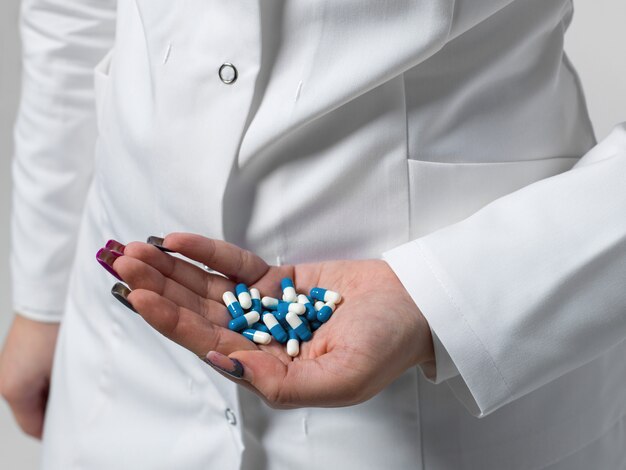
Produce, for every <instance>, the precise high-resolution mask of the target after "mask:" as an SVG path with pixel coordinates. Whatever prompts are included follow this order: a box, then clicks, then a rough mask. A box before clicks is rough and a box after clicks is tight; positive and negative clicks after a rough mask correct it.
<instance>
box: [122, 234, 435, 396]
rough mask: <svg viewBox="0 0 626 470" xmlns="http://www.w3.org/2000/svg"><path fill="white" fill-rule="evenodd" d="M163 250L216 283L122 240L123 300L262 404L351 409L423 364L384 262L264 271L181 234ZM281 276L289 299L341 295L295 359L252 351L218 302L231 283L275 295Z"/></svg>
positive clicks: (418, 332)
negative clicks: (317, 292) (289, 287)
mask: <svg viewBox="0 0 626 470" xmlns="http://www.w3.org/2000/svg"><path fill="white" fill-rule="evenodd" d="M163 246H164V247H166V248H168V249H169V250H172V251H174V252H177V253H180V254H182V255H184V256H185V257H186V258H189V259H192V260H195V261H198V262H200V263H202V264H204V265H206V266H208V267H209V268H211V269H212V270H214V271H217V272H219V273H221V274H223V276H222V275H219V274H215V273H209V272H207V271H206V270H204V269H201V268H199V267H197V266H196V265H195V264H192V263H190V262H188V261H186V260H184V259H182V258H179V257H175V256H170V255H168V254H166V253H164V252H163V251H161V250H159V249H157V248H156V247H155V246H153V245H150V244H146V243H142V242H131V243H129V244H128V245H126V247H125V249H124V256H120V257H118V258H117V259H115V261H114V263H113V268H114V269H115V270H116V271H117V272H118V273H119V275H120V276H121V277H122V279H123V280H124V281H125V282H126V283H127V284H128V285H129V287H130V288H131V289H132V292H131V293H130V294H129V295H128V297H127V300H128V301H129V302H130V303H131V304H132V306H133V307H134V308H135V310H136V311H137V312H138V313H139V314H140V315H141V316H142V317H143V318H144V319H145V320H146V322H147V323H148V324H150V325H151V326H152V327H154V328H155V329H156V330H158V331H159V332H160V333H162V334H163V335H165V336H166V337H168V338H169V339H171V340H173V341H175V342H176V343H178V344H180V345H182V346H184V347H185V348H187V349H189V350H191V351H193V352H194V353H195V354H197V355H198V356H200V357H203V358H204V357H205V356H206V357H207V359H208V360H209V363H210V364H212V365H213V366H214V367H216V368H217V370H219V371H220V372H222V373H223V374H224V375H225V376H227V377H229V378H231V379H233V380H235V381H237V382H238V383H240V384H242V385H244V386H246V387H248V388H251V389H252V390H254V391H255V392H256V393H258V394H259V395H260V396H261V397H262V398H263V399H264V400H265V401H266V402H268V403H269V404H270V405H271V406H274V407H281V408H283V407H299V406H343V405H351V404H356V403H359V402H362V401H364V400H367V399H368V398H371V397H372V396H373V395H375V394H376V393H377V392H379V391H380V390H381V389H382V388H383V387H385V386H386V385H387V384H389V383H390V382H391V381H393V380H394V379H395V378H397V377H398V376H399V375H400V374H402V373H403V372H404V371H405V370H406V369H408V368H409V367H412V366H414V365H416V364H419V363H422V362H425V361H429V360H432V356H433V352H432V338H431V336H430V330H429V328H428V324H427V322H426V320H425V319H424V317H423V316H422V315H421V312H420V311H419V309H418V308H417V306H416V305H415V303H414V302H413V301H412V299H411V297H410V296H409V294H408V293H407V292H406V290H405V289H404V287H403V286H402V284H401V283H400V281H399V280H398V278H397V277H396V276H395V274H394V273H393V271H392V270H391V269H390V268H389V266H388V265H387V264H386V263H385V262H384V261H380V260H360V261H327V262H320V263H308V264H299V265H293V266H268V265H267V264H266V263H265V262H264V261H263V260H262V259H261V258H260V257H258V256H256V255H254V254H253V253H251V252H249V251H246V250H242V249H240V248H238V247H236V246H234V245H231V244H229V243H226V242H223V241H220V240H213V239H209V238H206V237H203V236H200V235H195V234H190V233H172V234H169V235H168V236H167V237H165V239H164V242H163ZM284 277H291V278H293V279H294V283H295V287H296V290H297V291H298V292H308V291H309V290H310V289H311V288H312V287H316V286H320V287H326V288H329V289H332V290H335V291H338V292H341V294H342V297H343V300H342V303H341V304H340V305H339V306H338V307H337V310H336V311H335V313H334V314H333V316H332V317H331V319H330V320H329V321H328V322H327V323H325V324H324V325H322V326H321V327H320V328H319V329H318V330H317V331H315V333H314V334H313V339H312V340H311V341H308V342H304V343H302V344H301V346H300V355H299V356H297V357H296V358H291V357H290V356H288V355H287V354H286V352H285V347H284V345H281V344H278V343H277V342H275V341H272V343H270V344H269V345H267V346H262V345H256V344H255V343H253V342H251V341H249V340H248V339H246V338H244V337H243V336H242V335H240V334H239V333H236V332H233V331H230V330H228V329H227V328H226V325H227V324H228V321H229V320H230V319H231V317H230V315H229V313H228V311H227V309H226V307H225V306H224V304H223V303H222V302H221V298H222V294H223V293H224V292H225V291H227V290H231V291H234V286H235V284H236V283H238V282H243V283H245V284H247V285H248V286H250V287H256V288H258V289H259V290H260V292H261V294H262V295H268V296H272V297H280V295H281V291H280V280H281V278H284ZM207 353H208V354H207ZM226 356H228V357H226Z"/></svg>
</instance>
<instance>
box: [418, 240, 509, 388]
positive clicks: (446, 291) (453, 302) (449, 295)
mask: <svg viewBox="0 0 626 470" xmlns="http://www.w3.org/2000/svg"><path fill="white" fill-rule="evenodd" d="M416 246H417V249H418V250H417V251H418V253H419V254H420V256H421V257H422V259H423V260H424V263H425V264H426V267H427V268H428V270H429V271H430V273H431V274H432V275H433V277H434V278H435V280H436V281H437V284H439V286H440V287H441V289H442V291H443V292H444V294H445V295H446V297H447V298H448V300H449V301H450V304H451V305H452V307H453V308H454V310H456V312H457V313H458V314H459V316H460V318H461V319H462V320H463V323H464V324H465V325H466V326H467V328H468V329H469V330H470V331H471V333H472V335H473V336H474V337H475V338H476V340H477V341H478V342H479V344H480V346H481V347H482V349H483V350H484V351H485V353H486V354H487V357H489V359H490V360H491V364H492V366H493V368H494V370H495V371H496V372H497V373H498V375H499V376H500V379H501V380H502V383H503V384H504V386H505V387H506V389H507V391H508V393H509V394H510V395H513V392H512V390H511V387H510V386H509V383H508V382H507V380H506V379H505V377H504V375H503V374H502V371H501V370H500V369H499V367H498V365H497V363H496V361H495V359H494V358H493V356H492V355H491V353H490V352H489V349H488V348H487V347H486V345H485V343H484V342H483V341H482V339H481V338H480V336H479V335H478V334H477V333H476V331H475V330H474V328H472V326H471V324H470V323H469V321H468V319H467V317H466V316H465V315H464V314H463V311H462V309H461V307H460V306H459V304H458V303H457V302H456V300H455V299H454V297H453V296H452V293H451V292H450V290H449V289H448V288H447V287H446V285H445V284H444V282H443V281H442V280H441V278H440V276H439V275H438V274H437V272H436V270H435V269H434V267H433V265H432V264H431V262H430V260H429V259H428V257H427V256H426V250H425V248H424V247H423V245H422V241H421V240H419V239H418V240H416ZM444 347H445V345H444ZM446 349H447V348H446ZM462 375H463V374H462V373H461V376H462Z"/></svg>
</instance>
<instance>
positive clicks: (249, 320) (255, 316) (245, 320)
mask: <svg viewBox="0 0 626 470" xmlns="http://www.w3.org/2000/svg"><path fill="white" fill-rule="evenodd" d="M260 318H261V317H260V315H259V312H255V311H254V310H253V311H251V312H248V313H246V314H244V315H242V316H240V317H237V318H233V319H232V320H231V321H230V322H228V329H229V330H233V331H241V330H244V329H246V328H250V327H251V326H252V325H254V324H255V323H256V322H258V321H259V320H260Z"/></svg>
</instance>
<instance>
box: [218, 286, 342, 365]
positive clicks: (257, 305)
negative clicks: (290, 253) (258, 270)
mask: <svg viewBox="0 0 626 470" xmlns="http://www.w3.org/2000/svg"><path fill="white" fill-rule="evenodd" d="M280 287H281V289H282V291H283V296H282V297H283V298H282V300H280V299H276V298H274V297H263V298H261V293H260V292H259V290H258V289H256V288H254V287H253V288H251V289H248V286H246V285H245V284H237V285H236V286H235V293H234V294H233V293H232V292H231V291H226V292H224V295H223V296H222V298H223V299H224V304H226V307H227V308H228V311H229V312H230V314H231V316H232V317H233V319H232V320H231V321H230V322H229V323H228V328H229V329H231V330H233V331H238V332H241V334H242V335H244V336H245V337H246V338H248V339H249V340H251V341H254V342H255V343H257V344H269V343H270V342H271V341H272V337H273V338H274V339H275V340H276V341H278V342H279V343H281V344H285V343H287V354H289V355H290V356H291V357H296V356H297V355H298V354H299V353H300V341H309V340H310V339H311V338H312V337H313V331H315V330H317V329H318V328H319V327H320V326H322V324H324V323H326V322H327V321H328V320H329V319H330V317H331V316H332V314H333V312H334V311H335V305H337V304H338V303H339V302H341V295H340V294H339V293H337V292H333V291H331V290H327V289H323V288H321V287H314V288H313V289H311V292H310V293H309V295H308V296H307V295H304V294H298V293H297V292H296V289H295V288H294V287H293V280H291V279H290V278H288V277H286V278H284V279H282V280H281V281H280Z"/></svg>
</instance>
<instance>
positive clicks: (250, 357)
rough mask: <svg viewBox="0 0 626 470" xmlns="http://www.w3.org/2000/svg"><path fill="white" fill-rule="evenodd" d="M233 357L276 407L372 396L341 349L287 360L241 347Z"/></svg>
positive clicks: (338, 402)
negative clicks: (347, 361)
mask: <svg viewBox="0 0 626 470" xmlns="http://www.w3.org/2000/svg"><path fill="white" fill-rule="evenodd" d="M209 357H211V356H209ZM229 358H230V359H231V360H232V359H234V360H236V361H238V362H239V364H240V365H241V370H242V374H241V377H242V379H244V380H245V381H246V382H248V383H249V384H250V385H251V386H252V387H253V388H254V389H255V390H256V391H257V393H259V394H260V395H261V396H262V397H263V398H264V399H265V401H266V402H267V403H268V404H269V405H270V406H272V407H275V408H293V407H303V406H323V407H332V406H345V405H352V404H356V403H359V402H361V401H364V400H365V399H367V398H369V396H367V392H366V390H367V389H369V387H365V386H362V384H361V382H362V379H361V378H360V377H359V376H358V373H357V372H356V371H355V370H354V369H352V368H351V367H349V365H348V364H345V363H344V362H345V361H344V360H343V359H342V356H341V354H340V353H333V352H330V353H327V354H324V355H322V356H319V357H317V358H315V359H304V360H297V361H293V362H287V363H284V362H282V361H281V360H280V359H279V358H278V357H276V356H274V355H272V354H270V353H268V352H266V351H262V350H255V351H237V352H234V353H232V354H230V356H229ZM223 364H224V362H223V360H222V363H221V364H220V367H221V366H223ZM235 367H236V366H235ZM221 368H222V369H223V367H221ZM234 378H236V377H234Z"/></svg>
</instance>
